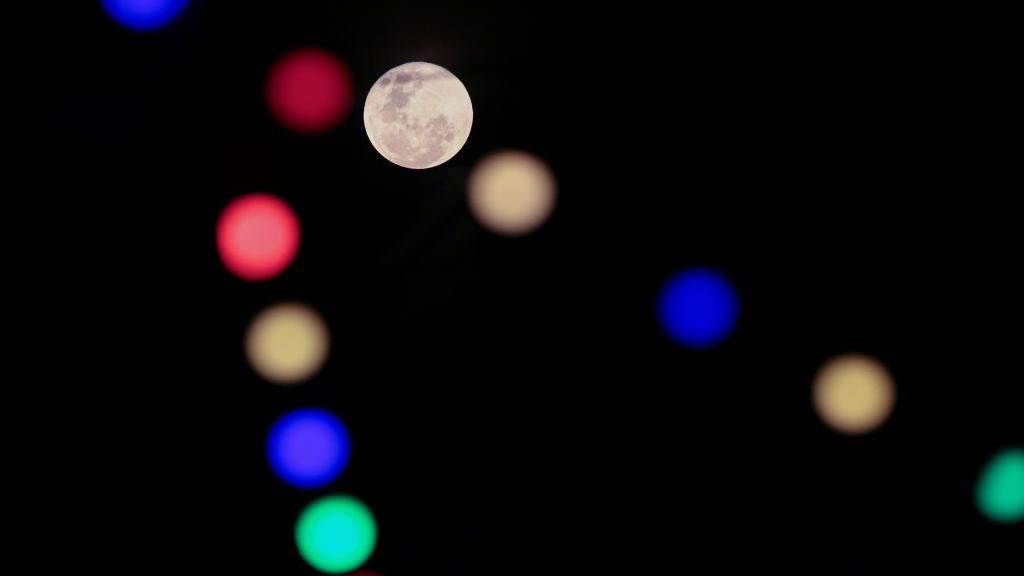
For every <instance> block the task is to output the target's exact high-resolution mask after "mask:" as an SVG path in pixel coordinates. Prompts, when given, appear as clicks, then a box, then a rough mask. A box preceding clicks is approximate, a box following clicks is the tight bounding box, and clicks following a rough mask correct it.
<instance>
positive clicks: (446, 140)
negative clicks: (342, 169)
mask: <svg viewBox="0 0 1024 576" xmlns="http://www.w3.org/2000/svg"><path fill="white" fill-rule="evenodd" d="M363 123H364V124H365V126H366V135H367V137H369V138H370V143H371V144H373V147H374V148H376V149H377V152H380V154H381V156H383V157H385V158H387V159H388V160H390V161H391V162H394V163H395V164H398V165H399V166H402V167H405V168H415V169H423V168H433V167H434V166H437V165H439V164H444V163H445V162H447V161H448V160H451V158H452V157H453V156H455V155H456V154H458V152H459V150H461V149H462V146H463V145H464V144H465V143H466V140H467V139H468V138H469V131H470V129H471V128H472V126H473V103H472V102H471V101H470V99H469V92H467V91H466V87H465V86H463V85H462V82H460V81H459V79H458V78H456V77H455V75H454V74H452V73H451V72H449V71H448V70H446V69H444V68H442V67H440V66H438V65H436V64H430V63H428V62H409V63H406V64H402V65H401V66H396V67H395V68H392V69H391V70H388V71H387V72H385V73H384V75H383V76H381V77H380V78H379V79H378V80H377V82H376V83H374V85H373V87H372V88H370V92H369V93H368V94H367V95H366V105H365V106H364V107H363Z"/></svg>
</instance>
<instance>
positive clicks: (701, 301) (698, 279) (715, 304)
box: [657, 268, 740, 348]
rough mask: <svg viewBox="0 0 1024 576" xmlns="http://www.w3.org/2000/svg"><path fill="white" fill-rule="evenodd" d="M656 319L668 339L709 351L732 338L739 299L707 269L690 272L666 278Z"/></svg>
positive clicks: (726, 282) (720, 276) (724, 280)
mask: <svg viewBox="0 0 1024 576" xmlns="http://www.w3.org/2000/svg"><path fill="white" fill-rule="evenodd" d="M657 308H658V319H659V321H660V322H661V327H662V329H663V330H664V331H665V333H666V334H667V335H668V337H669V338H670V339H671V340H672V341H673V342H675V343H677V344H679V345H681V346H685V347H687V348H711V347H713V346H716V345H718V344H720V343H722V342H723V341H724V340H725V339H726V338H728V337H729V335H730V334H732V332H733V330H734V329H735V327H736V322H737V320H738V319H739V312H740V308H739V295H738V294H737V293H736V289H735V288H733V285H732V283H731V282H729V279H728V278H726V277H725V276H724V275H723V274H721V273H719V272H717V271H715V270H712V269H710V268H690V269H688V270H683V271H682V272H679V273H678V274H676V275H675V276H673V277H671V278H669V280H668V281H667V282H666V283H665V285H664V286H663V287H662V289H661V294H660V295H659V297H658V305H657Z"/></svg>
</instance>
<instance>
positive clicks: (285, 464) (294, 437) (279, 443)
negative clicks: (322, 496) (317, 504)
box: [267, 408, 352, 488]
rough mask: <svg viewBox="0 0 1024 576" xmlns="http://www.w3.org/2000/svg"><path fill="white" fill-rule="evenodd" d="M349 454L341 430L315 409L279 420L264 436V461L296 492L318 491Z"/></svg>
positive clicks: (329, 416)
mask: <svg viewBox="0 0 1024 576" xmlns="http://www.w3.org/2000/svg"><path fill="white" fill-rule="evenodd" d="M351 452H352V445H351V441H350V440H349V435H348V431H347V430H345V426H344V425H342V423H341V421H340V420H338V418H336V417H335V416H334V415H333V414H331V413H330V412H328V411H326V410H321V409H319V408H301V409H299V410H293V411H291V412H289V413H287V414H285V415H284V416H281V417H280V418H279V419H278V420H277V421H276V422H275V423H274V425H273V426H272V427H271V429H270V434H268V435H267V460H268V461H269V462H270V467H271V468H272V469H273V470H274V473H275V474H277V476H278V477H279V478H281V480H283V481H285V482H287V483H288V484H290V485H292V486H295V487H297V488H321V487H323V486H326V485H328V484H330V483H331V482H333V481H334V480H335V479H336V478H337V477H338V476H340V475H341V473H342V472H343V471H344V470H345V466H346V465H348V459H349V455H350V454H351Z"/></svg>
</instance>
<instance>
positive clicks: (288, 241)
mask: <svg viewBox="0 0 1024 576" xmlns="http://www.w3.org/2000/svg"><path fill="white" fill-rule="evenodd" d="M299 236H300V232H299V219H298V218H297V217H296V216H295V213H294V212H293V211H292V209H291V207H290V206H288V204H287V203H285V201H284V200H281V199H280V198H278V197H276V196H273V195H271V194H263V193H258V194H247V195H245V196H241V197H239V198H236V199H235V200H233V201H232V202H231V203H230V204H228V206H227V207H226V208H225V209H224V211H223V212H222V213H221V215H220V219H219V220H218V221H217V250H218V252H219V253H220V259H221V262H223V263H224V267H225V268H227V270H228V271H229V272H231V273H232V274H234V275H235V276H237V277H239V278H241V279H243V280H249V281H258V280H268V279H270V278H273V277H274V276H277V275H278V274H280V273H281V272H283V271H284V270H285V269H286V268H288V266H289V265H291V263H292V260H294V259H295V255H296V254H297V253H298V251H299Z"/></svg>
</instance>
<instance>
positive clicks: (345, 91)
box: [266, 48, 353, 133]
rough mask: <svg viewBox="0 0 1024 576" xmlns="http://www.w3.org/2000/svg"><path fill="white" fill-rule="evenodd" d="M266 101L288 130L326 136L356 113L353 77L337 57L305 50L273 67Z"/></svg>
mask: <svg viewBox="0 0 1024 576" xmlns="http://www.w3.org/2000/svg"><path fill="white" fill-rule="evenodd" d="M266 98H267V105H268V106H269V107H270V112H271V114H273V116H274V118H276V119H277V121H278V122H280V123H281V124H282V125H283V126H285V127H286V128H288V129H290V130H294V131H296V132H307V133H312V132H322V131H324V130H328V129H330V128H333V127H334V126H336V125H337V124H338V123H340V122H341V121H342V120H344V119H345V117H346V116H347V115H348V113H349V111H350V110H351V109H352V102H353V87H352V77H351V75H350V74H349V71H348V66H346V65H345V63H344V62H342V60H341V59H340V58H338V57H337V56H335V55H334V54H332V53H330V52H328V51H326V50H322V49H320V48H302V49H299V50H294V51H292V52H289V53H287V54H285V55H284V56H282V57H281V58H279V59H278V60H277V61H276V62H274V64H273V65H272V66H271V67H270V72H269V73H268V74H267V84H266Z"/></svg>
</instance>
